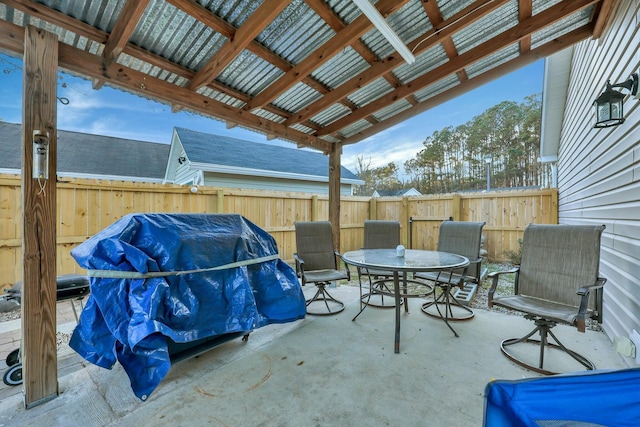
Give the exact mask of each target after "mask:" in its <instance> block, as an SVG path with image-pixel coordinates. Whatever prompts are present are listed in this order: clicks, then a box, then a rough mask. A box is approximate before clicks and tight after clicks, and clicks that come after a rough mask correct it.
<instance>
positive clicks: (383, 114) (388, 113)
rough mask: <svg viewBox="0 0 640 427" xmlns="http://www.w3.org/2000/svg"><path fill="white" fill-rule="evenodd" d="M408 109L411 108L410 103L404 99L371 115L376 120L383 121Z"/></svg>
mask: <svg viewBox="0 0 640 427" xmlns="http://www.w3.org/2000/svg"><path fill="white" fill-rule="evenodd" d="M409 108H411V103H409V102H408V101H407V100H406V99H401V100H399V101H398V102H395V103H393V104H391V105H389V106H388V107H385V108H383V109H382V110H379V111H377V112H376V113H375V114H372V115H373V117H374V118H375V119H376V120H378V121H383V120H386V119H388V118H390V117H393V116H395V115H396V114H398V113H402V112H403V111H405V110H408V109H409Z"/></svg>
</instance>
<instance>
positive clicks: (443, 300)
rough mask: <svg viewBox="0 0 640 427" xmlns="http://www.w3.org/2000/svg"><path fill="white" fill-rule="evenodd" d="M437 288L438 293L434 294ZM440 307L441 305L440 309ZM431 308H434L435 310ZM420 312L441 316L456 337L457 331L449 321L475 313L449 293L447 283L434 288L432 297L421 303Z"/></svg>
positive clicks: (449, 286) (464, 318)
mask: <svg viewBox="0 0 640 427" xmlns="http://www.w3.org/2000/svg"><path fill="white" fill-rule="evenodd" d="M437 288H440V294H439V295H437V296H436V292H437V291H436V289H437ZM440 307H442V309H441V308H440ZM433 308H435V311H434V310H433ZM443 311H444V313H443ZM422 312H423V313H424V314H426V315H428V316H431V317H439V318H441V319H442V320H443V321H444V323H445V324H446V325H447V326H448V327H449V329H451V332H453V334H454V335H455V336H456V337H457V336H458V333H457V332H456V331H455V330H454V329H453V327H452V326H451V325H450V324H449V321H450V320H451V321H460V320H469V319H471V318H472V317H473V316H474V315H475V313H474V312H473V310H471V309H470V308H469V307H467V306H465V305H464V304H462V303H461V302H460V301H458V300H457V299H456V297H454V296H453V294H452V293H451V285H449V284H446V285H443V284H440V285H438V286H436V287H435V288H434V290H433V299H431V300H428V301H427V302H425V303H424V304H422Z"/></svg>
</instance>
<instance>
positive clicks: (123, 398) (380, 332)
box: [0, 282, 627, 426]
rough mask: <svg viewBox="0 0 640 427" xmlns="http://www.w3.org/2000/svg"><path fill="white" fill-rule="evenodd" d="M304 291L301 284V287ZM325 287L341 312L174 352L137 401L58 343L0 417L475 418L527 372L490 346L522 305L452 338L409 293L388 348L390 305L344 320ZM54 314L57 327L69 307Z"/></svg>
mask: <svg viewBox="0 0 640 427" xmlns="http://www.w3.org/2000/svg"><path fill="white" fill-rule="evenodd" d="M350 284H351V285H353V284H354V282H351V283H350ZM314 291H315V289H314V287H312V286H307V287H305V294H310V293H312V292H314ZM332 293H333V294H334V295H335V296H336V297H338V298H339V299H342V300H343V301H344V302H345V305H346V309H345V311H344V312H342V313H340V314H338V315H335V316H327V317H319V316H316V317H313V316H307V318H306V319H304V320H301V321H297V322H294V323H288V324H282V325H271V326H268V327H265V328H261V329H258V330H256V331H254V332H253V333H252V334H251V336H250V338H249V340H248V342H246V343H244V342H242V341H240V340H239V339H238V340H234V341H231V342H228V343H226V344H225V345H223V346H220V347H217V348H215V349H212V350H210V351H208V352H206V353H204V354H202V355H201V356H199V357H196V358H191V359H188V360H185V361H183V362H179V363H177V364H175V365H174V366H173V367H172V369H171V371H170V372H169V374H168V375H167V377H166V378H165V379H164V380H163V381H162V383H161V384H160V386H159V387H158V388H157V389H156V390H155V391H154V393H153V394H152V395H151V396H150V398H149V399H148V400H147V401H146V402H141V401H139V400H138V399H137V398H136V397H135V396H134V395H133V392H132V391H131V388H130V385H129V380H128V378H127V376H126V374H125V373H124V371H123V369H122V368H121V367H120V365H116V366H115V367H114V369H113V370H105V369H101V368H98V367H96V366H94V365H91V364H89V363H82V362H81V360H80V358H79V356H78V355H76V354H75V353H73V351H71V350H70V349H68V347H67V348H66V349H64V348H63V349H61V351H59V361H58V363H59V367H61V368H60V378H59V380H58V384H59V389H60V395H59V396H58V397H57V398H56V399H53V400H51V401H49V402H46V403H43V404H41V405H38V406H36V407H34V408H33V409H29V410H25V409H24V404H23V398H22V394H21V392H20V388H18V387H15V388H14V390H15V392H13V394H11V390H7V387H6V386H4V385H2V387H3V388H2V389H0V395H1V396H2V400H1V402H0V424H1V425H4V426H12V425H21V426H29V425H65V426H73V425H78V426H80V425H82V426H92V425H96V426H97V425H100V426H102V425H154V426H160V425H167V426H169V425H171V426H176V425H225V426H239V425H280V426H289V425H291V426H305V425H398V424H400V423H402V425H406V426H413V425H416V426H417V425H420V426H424V425H448V426H470V425H481V423H482V419H483V405H484V387H485V386H486V384H487V382H489V381H491V380H492V379H520V378H525V377H534V376H537V374H535V373H532V372H529V371H526V370H524V369H522V368H520V367H518V366H517V365H515V364H513V363H511V362H510V361H508V360H507V359H506V358H505V357H503V356H502V355H501V353H500V350H499V343H500V341H501V340H502V339H504V338H508V337H511V336H519V335H521V334H522V333H523V332H524V331H526V330H529V329H530V327H531V324H530V323H531V322H529V321H527V320H525V319H523V318H521V317H518V316H511V315H508V314H504V313H499V312H492V311H488V310H485V309H475V312H476V316H475V318H474V319H473V320H471V321H468V322H459V323H457V324H456V329H457V330H458V332H459V334H460V338H455V337H454V336H453V334H451V332H450V331H449V329H448V328H447V327H446V325H445V324H444V323H443V322H441V321H439V320H437V319H433V318H430V317H427V316H425V315H424V314H422V313H421V312H420V309H419V302H418V301H415V300H410V301H409V307H410V313H409V314H408V315H407V314H403V316H402V335H401V343H400V354H394V353H393V327H394V321H393V316H394V315H393V310H388V309H378V308H367V309H366V310H365V311H364V312H363V313H362V315H361V316H360V317H358V319H357V320H356V321H355V322H352V321H351V318H352V317H353V315H355V313H357V310H358V296H359V293H358V288H357V287H356V286H349V285H340V286H338V287H337V288H335V289H332ZM307 296H310V295H307ZM65 306H68V304H65ZM59 307H63V306H61V305H59ZM59 317H60V319H59V322H63V321H66V323H65V325H67V326H66V327H67V328H68V325H69V322H71V321H72V319H73V317H72V315H71V314H70V310H69V312H68V313H67V314H66V317H65V315H59ZM59 325H60V323H59ZM59 329H60V327H59ZM555 331H556V333H557V334H558V336H559V337H560V338H561V339H563V340H564V341H565V343H566V344H567V345H568V346H569V347H570V348H573V349H575V350H577V351H578V352H583V353H584V354H586V355H588V357H590V358H591V359H592V360H593V362H594V363H595V364H596V366H597V367H598V369H618V368H625V367H627V366H626V364H625V362H624V360H623V359H622V357H621V356H619V355H618V354H617V353H616V352H615V351H614V350H613V349H612V347H611V343H610V341H609V339H608V338H607V337H606V335H605V334H604V333H602V332H595V331H592V330H587V332H586V333H585V334H580V333H576V331H575V329H573V328H565V327H564V326H558V327H557V328H556V330H555ZM5 334H6V332H5V333H0V337H4V336H5ZM3 342H4V341H3ZM534 352H535V350H534ZM549 360H552V359H549ZM62 367H64V368H62ZM565 368H566V371H567V372H569V371H573V370H578V369H579V367H577V366H575V365H573V364H571V365H565Z"/></svg>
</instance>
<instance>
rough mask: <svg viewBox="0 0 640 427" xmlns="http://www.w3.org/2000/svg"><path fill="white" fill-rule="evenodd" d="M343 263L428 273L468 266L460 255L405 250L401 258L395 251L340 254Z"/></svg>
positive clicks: (373, 250)
mask: <svg viewBox="0 0 640 427" xmlns="http://www.w3.org/2000/svg"><path fill="white" fill-rule="evenodd" d="M342 259H343V260H344V262H346V263H347V264H350V265H355V266H358V267H366V268H380V269H384V270H396V271H414V272H415V271H430V270H442V269H451V268H460V267H464V266H466V265H468V264H469V259H467V258H466V257H463V256H461V255H456V254H451V253H448V252H439V251H423V250H416V249H406V250H405V255H404V256H403V257H400V256H397V254H396V249H395V248H394V249H360V250H357V251H350V252H346V253H344V254H342Z"/></svg>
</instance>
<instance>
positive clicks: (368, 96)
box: [347, 77, 393, 107]
mask: <svg viewBox="0 0 640 427" xmlns="http://www.w3.org/2000/svg"><path fill="white" fill-rule="evenodd" d="M392 90H393V87H392V86H391V85H390V84H389V82H388V81H386V80H385V79H384V78H382V77H380V78H377V79H375V80H374V81H372V82H371V83H369V84H368V85H366V86H364V87H362V88H360V89H359V90H357V91H355V92H354V93H352V94H351V95H349V96H348V97H347V98H348V99H349V101H351V102H353V103H354V104H356V105H357V106H358V107H362V106H364V105H367V104H368V103H370V102H371V101H374V100H375V99H376V98H379V97H381V96H382V95H384V94H386V93H389V92H391V91H392Z"/></svg>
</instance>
